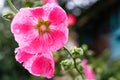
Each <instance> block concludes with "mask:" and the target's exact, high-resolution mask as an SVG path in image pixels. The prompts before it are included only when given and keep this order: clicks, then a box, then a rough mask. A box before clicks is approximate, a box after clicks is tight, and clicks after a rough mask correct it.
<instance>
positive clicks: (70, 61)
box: [60, 59, 73, 70]
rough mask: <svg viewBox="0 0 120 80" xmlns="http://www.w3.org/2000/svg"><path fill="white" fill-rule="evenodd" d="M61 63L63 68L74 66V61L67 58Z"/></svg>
mask: <svg viewBox="0 0 120 80" xmlns="http://www.w3.org/2000/svg"><path fill="white" fill-rule="evenodd" d="M60 64H61V68H62V70H68V69H70V68H71V67H72V66H73V61H72V60H70V59H66V60H63V61H61V63H60Z"/></svg>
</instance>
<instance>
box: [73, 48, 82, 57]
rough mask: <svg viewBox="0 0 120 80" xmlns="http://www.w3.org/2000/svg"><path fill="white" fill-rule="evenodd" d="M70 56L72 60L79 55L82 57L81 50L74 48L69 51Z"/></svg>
mask: <svg viewBox="0 0 120 80" xmlns="http://www.w3.org/2000/svg"><path fill="white" fill-rule="evenodd" d="M71 54H72V56H73V58H78V57H80V56H81V55H83V49H82V48H77V47H74V49H73V50H72V51H71Z"/></svg>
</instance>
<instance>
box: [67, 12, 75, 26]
mask: <svg viewBox="0 0 120 80" xmlns="http://www.w3.org/2000/svg"><path fill="white" fill-rule="evenodd" d="M75 23H76V18H75V16H74V15H72V14H68V26H73V25H75Z"/></svg>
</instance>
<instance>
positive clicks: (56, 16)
mask: <svg viewBox="0 0 120 80" xmlns="http://www.w3.org/2000/svg"><path fill="white" fill-rule="evenodd" d="M66 20H67V15H66V13H65V11H64V10H63V9H62V8H60V7H58V6H56V7H54V8H53V9H52V11H51V13H50V15H49V21H50V22H51V23H52V24H54V25H58V24H61V23H63V22H64V21H66Z"/></svg>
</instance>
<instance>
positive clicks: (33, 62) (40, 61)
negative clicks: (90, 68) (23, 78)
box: [23, 53, 54, 78]
mask: <svg viewBox="0 0 120 80" xmlns="http://www.w3.org/2000/svg"><path fill="white" fill-rule="evenodd" d="M23 66H24V67H25V68H26V69H27V70H28V71H29V72H30V73H31V74H33V75H35V76H45V77H47V78H51V77H53V75H54V60H53V56H52V55H51V53H45V54H44V53H42V54H40V55H39V54H38V55H35V56H34V57H32V58H31V59H30V60H29V61H27V62H25V63H24V64H23Z"/></svg>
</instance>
